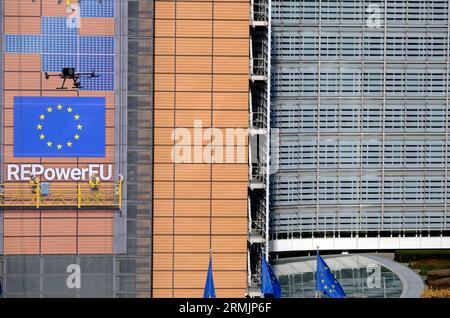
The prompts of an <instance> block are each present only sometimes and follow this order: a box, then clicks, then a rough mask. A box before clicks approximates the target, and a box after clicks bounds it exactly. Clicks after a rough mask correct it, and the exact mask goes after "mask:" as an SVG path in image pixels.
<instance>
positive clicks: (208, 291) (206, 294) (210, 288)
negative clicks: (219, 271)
mask: <svg viewBox="0 0 450 318" xmlns="http://www.w3.org/2000/svg"><path fill="white" fill-rule="evenodd" d="M203 298H216V290H215V289H214V279H213V274H212V257H210V258H209V267H208V275H207V276H206V284H205V289H204V291H203Z"/></svg>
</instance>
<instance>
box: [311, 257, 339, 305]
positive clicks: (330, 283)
mask: <svg viewBox="0 0 450 318" xmlns="http://www.w3.org/2000/svg"><path fill="white" fill-rule="evenodd" d="M316 290H317V291H321V292H323V293H324V294H325V295H327V296H329V297H332V298H344V297H345V293H344V290H343V289H342V286H341V284H339V282H338V281H337V279H336V278H334V275H333V273H332V272H331V270H330V268H329V267H328V265H327V263H325V261H324V260H323V258H322V257H321V256H320V255H319V252H317V271H316Z"/></svg>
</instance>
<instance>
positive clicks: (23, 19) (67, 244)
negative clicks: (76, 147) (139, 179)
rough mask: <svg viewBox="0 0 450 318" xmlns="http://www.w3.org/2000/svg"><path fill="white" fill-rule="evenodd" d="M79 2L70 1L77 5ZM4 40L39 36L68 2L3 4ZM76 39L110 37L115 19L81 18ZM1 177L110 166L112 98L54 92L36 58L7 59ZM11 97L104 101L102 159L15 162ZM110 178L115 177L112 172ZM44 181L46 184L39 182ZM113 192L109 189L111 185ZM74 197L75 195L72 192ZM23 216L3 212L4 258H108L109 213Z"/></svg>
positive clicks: (30, 212) (32, 211)
mask: <svg viewBox="0 0 450 318" xmlns="http://www.w3.org/2000/svg"><path fill="white" fill-rule="evenodd" d="M76 2H77V1H74V0H72V1H71V3H73V4H75V3H76ZM3 3H4V14H5V16H4V26H5V33H6V34H34V35H38V34H40V33H41V17H42V16H67V7H66V1H61V4H59V5H58V4H57V1H54V0H36V1H35V2H33V1H30V0H4V1H3ZM80 26H81V27H80V32H79V33H80V35H114V19H107V18H101V19H100V18H83V19H82V21H81V23H80ZM2 72H4V73H3V75H4V83H5V96H4V100H5V109H4V114H5V119H4V148H3V149H2V151H3V152H4V164H5V166H4V168H5V169H4V171H7V169H6V166H7V165H8V164H18V163H30V164H41V165H44V166H49V167H72V168H74V167H78V168H83V167H86V165H87V164H88V163H95V164H114V148H115V146H114V108H115V105H114V92H111V91H108V92H101V91H95V92H94V91H76V90H70V89H69V90H66V91H61V90H56V87H58V86H59V85H60V84H61V83H60V80H59V79H58V78H50V79H49V80H45V79H44V76H43V73H42V72H41V61H40V56H39V54H10V53H9V54H5V69H4V70H2ZM14 96H102V97H106V156H105V158H95V159H89V158H15V157H14V156H13V124H14V123H13V98H14ZM113 176H114V172H113ZM42 181H45V180H42ZM109 186H110V187H113V186H114V185H113V183H111V184H110V185H109ZM5 187H7V185H5ZM74 191H75V194H76V190H74ZM23 209H26V210H11V209H8V210H5V211H4V254H5V255H11V254H74V253H81V254H83V253H86V254H93V253H112V252H113V235H114V232H113V231H114V230H113V221H114V214H113V213H114V212H113V211H112V210H102V209H101V208H99V209H98V210H84V211H83V210H77V209H76V206H75V207H72V209H71V210H67V209H68V207H66V208H61V209H59V210H58V209H57V210H55V209H52V210H45V208H44V207H41V209H36V208H31V207H23Z"/></svg>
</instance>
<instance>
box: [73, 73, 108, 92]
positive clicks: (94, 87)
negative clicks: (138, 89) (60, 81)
mask: <svg viewBox="0 0 450 318" xmlns="http://www.w3.org/2000/svg"><path fill="white" fill-rule="evenodd" d="M80 83H81V86H83V88H82V90H85V91H113V90H114V74H105V73H100V74H99V77H94V78H91V77H82V78H81V79H80Z"/></svg>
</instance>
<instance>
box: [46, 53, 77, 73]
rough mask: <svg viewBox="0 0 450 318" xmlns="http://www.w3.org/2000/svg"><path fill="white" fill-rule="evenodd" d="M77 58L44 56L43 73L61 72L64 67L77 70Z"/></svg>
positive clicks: (71, 56)
mask: <svg viewBox="0 0 450 318" xmlns="http://www.w3.org/2000/svg"><path fill="white" fill-rule="evenodd" d="M77 60H78V59H77V56H76V55H55V54H43V55H42V71H43V72H61V70H62V69H63V68H64V67H75V68H77V66H78V63H77Z"/></svg>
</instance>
